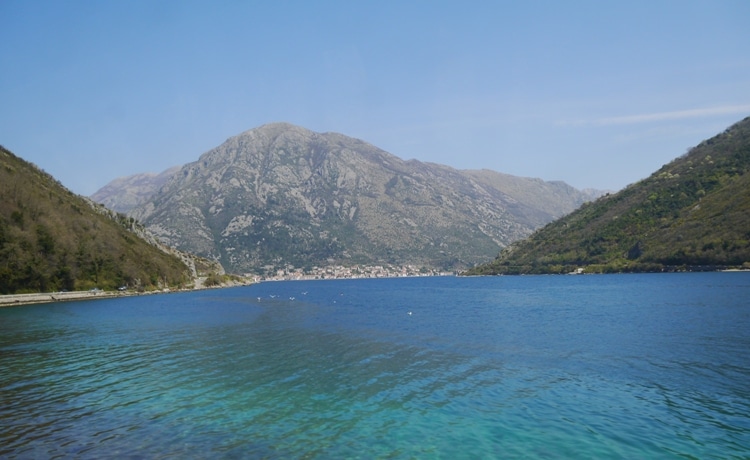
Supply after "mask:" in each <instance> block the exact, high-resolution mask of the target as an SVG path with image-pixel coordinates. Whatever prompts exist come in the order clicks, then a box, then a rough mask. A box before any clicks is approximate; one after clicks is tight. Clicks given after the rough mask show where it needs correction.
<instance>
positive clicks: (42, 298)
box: [0, 278, 253, 308]
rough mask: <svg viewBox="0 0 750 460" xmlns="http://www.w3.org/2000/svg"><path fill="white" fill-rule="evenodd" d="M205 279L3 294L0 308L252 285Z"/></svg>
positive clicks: (0, 296) (0, 297)
mask: <svg viewBox="0 0 750 460" xmlns="http://www.w3.org/2000/svg"><path fill="white" fill-rule="evenodd" d="M204 279H205V278H199V279H198V280H196V287H193V288H185V289H163V290H160V291H143V292H138V291H132V290H128V291H101V290H96V291H68V292H39V293H31V294H3V295H0V308H5V307H20V306H26V305H38V304H44V303H56V302H70V301H76V300H97V299H112V298H115V297H135V296H145V295H156V294H174V293H177V292H193V291H205V290H209V289H222V288H230V287H237V286H248V285H250V284H253V283H249V282H248V283H227V284H221V285H217V286H210V287H206V286H203V281H204Z"/></svg>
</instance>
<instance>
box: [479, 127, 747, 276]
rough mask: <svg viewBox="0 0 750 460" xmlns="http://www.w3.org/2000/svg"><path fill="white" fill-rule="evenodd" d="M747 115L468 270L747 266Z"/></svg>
mask: <svg viewBox="0 0 750 460" xmlns="http://www.w3.org/2000/svg"><path fill="white" fill-rule="evenodd" d="M749 169H750V118H746V119H744V120H742V121H741V122H739V123H737V124H735V125H733V126H732V127H730V128H728V129H727V130H726V131H724V132H723V133H721V134H719V135H717V136H715V137H713V138H711V139H708V140H706V141H704V142H702V143H701V144H700V145H698V146H696V147H694V148H693V149H691V150H690V151H689V152H688V153H687V154H685V155H684V156H682V157H680V158H677V159H676V160H674V161H672V162H670V163H669V164H667V165H665V166H663V167H662V168H661V169H659V170H658V171H657V172H655V173H654V174H652V175H651V176H650V177H648V178H647V179H644V180H642V181H640V182H638V183H636V184H633V185H631V186H629V187H627V188H626V189H624V190H622V191H620V192H618V193H616V194H613V195H608V196H605V197H602V198H599V199H598V200H596V201H595V202H592V203H588V204H586V205H584V206H582V207H581V208H580V209H578V210H577V211H575V212H573V213H571V214H570V215H568V216H565V217H563V218H562V219H559V220H556V221H554V222H552V223H551V224H549V225H547V226H545V227H544V228H542V229H541V230H539V231H537V232H536V233H534V234H533V235H532V236H531V237H529V238H528V239H525V240H523V241H519V242H518V243H516V244H514V245H512V246H511V247H509V248H507V249H505V250H503V251H502V252H501V253H500V254H499V255H498V257H497V258H496V259H495V260H494V261H493V262H491V263H488V264H485V265H481V266H478V267H476V268H475V269H472V270H470V271H468V272H467V274H474V275H476V274H515V273H568V272H571V271H573V270H575V269H578V268H585V271H586V272H623V271H626V272H627V271H662V270H712V269H716V268H725V267H742V266H744V267H745V268H750V174H748V170H749Z"/></svg>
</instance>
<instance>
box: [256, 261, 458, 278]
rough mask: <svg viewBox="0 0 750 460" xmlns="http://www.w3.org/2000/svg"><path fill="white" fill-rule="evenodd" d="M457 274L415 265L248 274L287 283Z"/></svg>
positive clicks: (361, 266) (289, 270)
mask: <svg viewBox="0 0 750 460" xmlns="http://www.w3.org/2000/svg"><path fill="white" fill-rule="evenodd" d="M454 274H455V273H453V272H450V271H440V270H434V269H430V268H426V267H417V266H415V265H374V266H368V265H355V266H351V267H345V266H342V265H336V266H328V267H312V268H310V269H303V268H295V267H291V266H290V267H287V268H285V269H279V270H276V272H275V273H274V274H273V275H269V276H257V275H252V274H248V275H246V276H247V277H248V278H250V279H253V280H254V281H286V280H322V279H357V278H399V277H407V276H408V277H412V276H448V275H454Z"/></svg>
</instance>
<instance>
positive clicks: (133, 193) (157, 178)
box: [91, 166, 180, 213]
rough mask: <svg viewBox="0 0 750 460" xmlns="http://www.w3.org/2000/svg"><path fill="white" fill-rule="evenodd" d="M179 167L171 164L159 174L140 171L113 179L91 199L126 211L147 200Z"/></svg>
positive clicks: (114, 208)
mask: <svg viewBox="0 0 750 460" xmlns="http://www.w3.org/2000/svg"><path fill="white" fill-rule="evenodd" d="M179 169H180V167H179V166H173V167H171V168H169V169H167V170H166V171H162V172H161V173H159V174H154V173H142V174H134V175H132V176H127V177H121V178H118V179H115V180H113V181H112V182H110V183H109V184H107V185H105V186H104V187H102V188H101V189H99V190H98V191H97V192H96V193H94V194H93V195H91V199H92V200H94V201H96V202H97V203H101V204H103V205H104V206H106V207H108V208H109V209H112V210H113V211H117V212H123V213H127V212H128V211H130V210H131V209H133V208H135V207H136V206H138V205H140V204H143V203H144V202H146V201H148V199H149V198H150V197H151V196H152V195H153V194H154V193H156V192H157V191H158V190H159V189H160V188H161V187H162V186H163V185H164V184H166V183H167V181H168V180H169V179H170V178H171V177H172V176H173V175H174V173H176V172H177V171H179Z"/></svg>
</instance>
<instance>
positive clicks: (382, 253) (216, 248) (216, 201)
mask: <svg viewBox="0 0 750 460" xmlns="http://www.w3.org/2000/svg"><path fill="white" fill-rule="evenodd" d="M119 183H121V184H132V183H133V181H132V180H121V181H120V182H119ZM147 187H148V189H149V190H150V189H151V187H152V185H151V184H147ZM144 190H145V189H144ZM118 193H119V192H118V187H117V184H110V185H109V186H107V187H105V189H102V190H101V191H100V192H97V195H96V196H97V197H98V198H99V200H100V201H102V202H109V203H112V205H113V206H116V207H117V208H119V209H122V210H128V209H127V207H128V206H129V205H130V203H131V202H132V201H129V202H120V203H117V202H116V201H115V198H114V197H115V195H117V194H118ZM140 193H141V192H140V191H138V190H130V192H129V196H141V195H140ZM147 194H148V193H147V192H144V193H143V196H145V195H147ZM591 198H592V195H591V194H590V193H586V192H581V191H579V190H576V189H574V188H573V187H570V186H568V185H567V184H565V183H563V182H544V181H541V180H539V179H528V178H519V177H513V176H508V175H505V174H500V173H496V172H492V171H459V170H456V169H453V168H450V167H447V166H443V165H438V164H433V163H423V162H419V161H416V160H409V161H404V160H402V159H400V158H398V157H396V156H394V155H391V154H389V153H387V152H385V151H383V150H381V149H379V148H377V147H375V146H373V145H370V144H368V143H366V142H363V141H361V140H358V139H354V138H351V137H347V136H344V135H342V134H337V133H315V132H312V131H309V130H307V129H304V128H301V127H298V126H293V125H290V124H286V123H272V124H268V125H264V126H261V127H259V128H255V129H252V130H249V131H246V132H244V133H242V134H240V135H238V136H235V137H232V138H230V139H228V140H227V141H226V142H224V143H223V144H222V145H220V146H218V147H216V148H214V149H213V150H211V151H209V152H206V153H205V154H203V155H202V156H201V157H200V159H199V160H198V161H195V162H193V163H189V164H186V165H184V166H183V167H182V168H181V169H180V170H179V171H177V172H176V173H174V174H173V175H172V176H171V177H170V178H169V180H168V181H167V183H166V184H165V185H164V186H163V187H161V188H160V189H159V191H158V192H157V193H155V194H153V195H152V196H151V197H150V198H149V199H148V200H147V201H146V202H144V203H143V204H141V205H140V206H138V207H136V208H134V209H132V210H129V212H130V215H132V216H134V217H136V218H137V219H139V220H140V221H142V222H143V223H144V224H145V225H146V226H147V227H148V228H149V230H151V231H152V232H153V233H154V234H156V235H158V236H159V237H160V238H161V239H162V241H164V242H166V243H168V244H170V245H173V246H175V247H178V248H181V249H183V250H186V251H189V252H193V253H196V254H199V255H202V256H206V257H209V258H212V259H216V260H219V261H221V263H222V264H223V265H224V266H225V268H226V269H227V270H229V271H233V272H245V273H250V272H255V273H265V272H268V271H272V270H276V269H278V268H284V267H287V266H290V265H291V266H295V267H302V268H309V267H312V266H325V265H330V264H343V265H354V264H397V265H406V264H413V265H417V266H424V267H429V268H441V269H459V268H465V267H467V266H471V265H473V264H476V263H478V262H480V261H482V260H486V258H487V254H492V253H497V251H499V250H500V249H501V248H503V247H505V246H506V245H508V244H509V243H511V242H512V241H515V240H518V239H519V238H523V237H525V236H527V235H528V234H530V233H531V232H532V231H533V230H534V229H535V228H538V227H539V226H541V225H544V224H545V223H547V222H550V221H551V220H553V219H555V218H557V217H560V216H562V215H564V214H566V213H568V212H571V211H572V210H574V209H575V208H577V207H578V206H580V205H581V204H582V203H583V202H585V201H586V200H589V199H591ZM107 200H109V201H107Z"/></svg>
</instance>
